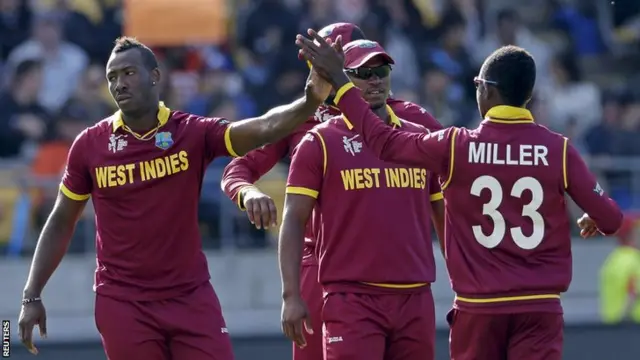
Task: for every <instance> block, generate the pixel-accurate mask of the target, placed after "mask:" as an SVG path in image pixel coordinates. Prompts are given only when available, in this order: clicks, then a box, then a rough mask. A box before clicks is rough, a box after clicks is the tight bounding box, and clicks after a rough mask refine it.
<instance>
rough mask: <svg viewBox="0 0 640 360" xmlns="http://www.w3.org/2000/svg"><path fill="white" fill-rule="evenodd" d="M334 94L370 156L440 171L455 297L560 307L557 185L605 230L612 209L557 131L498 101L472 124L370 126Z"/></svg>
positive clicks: (368, 118) (564, 272)
mask: <svg viewBox="0 0 640 360" xmlns="http://www.w3.org/2000/svg"><path fill="white" fill-rule="evenodd" d="M337 102H338V104H339V107H340V109H341V110H342V112H343V113H344V114H345V116H347V117H348V119H349V123H348V125H349V126H350V127H351V126H353V127H354V128H355V129H358V131H359V132H362V134H363V139H364V140H365V142H366V143H367V144H368V145H369V146H370V147H371V149H372V151H374V152H375V153H376V154H378V156H380V157H381V158H382V159H385V160H388V161H394V162H398V163H402V164H407V165H410V166H423V167H425V168H427V169H430V170H433V171H435V172H437V173H439V174H441V176H442V177H441V179H442V180H443V183H442V189H443V191H444V196H445V206H446V229H447V231H446V245H445V247H446V260H447V267H448V270H449V276H450V277H451V282H452V286H453V290H454V291H455V293H456V302H455V305H456V306H457V307H459V308H460V309H463V310H468V311H477V312H493V313H496V312H505V313H513V312H524V311H549V312H561V311H562V310H561V306H560V301H559V299H560V295H559V294H560V293H562V292H564V291H566V290H567V288H568V286H569V283H570V281H571V267H572V260H571V236H570V223H569V219H568V216H567V207H566V203H565V192H566V193H568V194H569V195H570V196H571V197H572V198H573V199H574V200H575V202H576V203H577V204H578V205H579V206H580V207H581V208H582V209H583V210H585V211H586V212H587V213H588V214H589V215H590V216H591V217H592V218H593V219H594V220H595V222H596V223H597V225H598V227H599V229H600V230H601V231H603V232H605V233H607V234H611V233H614V232H615V231H617V229H618V228H619V227H620V225H621V222H622V213H621V212H620V210H619V208H618V207H617V205H616V204H615V202H614V201H613V200H611V199H610V198H609V197H608V196H606V194H605V193H604V191H603V190H602V188H601V187H600V185H599V184H598V183H597V181H596V179H595V178H594V176H593V175H592V174H591V173H590V172H589V170H588V168H587V166H586V165H585V163H584V161H583V160H582V159H581V158H580V156H579V155H578V152H577V151H576V150H575V149H574V148H573V147H572V146H571V144H569V142H568V140H567V138H565V137H563V136H562V135H560V134H557V133H554V132H552V131H550V130H548V129H547V128H545V127H544V126H540V125H537V124H535V123H534V122H533V117H532V116H531V113H530V112H529V111H527V110H526V109H522V108H514V107H509V106H498V107H495V108H493V109H491V110H490V111H489V112H488V114H487V118H486V119H485V120H484V121H483V122H482V123H481V125H480V126H479V127H478V128H477V129H475V130H468V129H464V128H448V129H445V130H442V131H439V132H436V133H432V134H430V135H424V134H412V133H408V132H403V131H394V130H391V129H389V128H387V127H385V126H381V125H380V121H379V120H378V119H377V117H376V116H375V115H374V114H373V113H372V112H370V111H367V110H366V109H362V104H364V103H365V102H364V100H363V99H362V98H361V97H360V95H359V91H358V90H356V89H350V85H347V86H345V87H344V88H343V89H341V91H338V96H337Z"/></svg>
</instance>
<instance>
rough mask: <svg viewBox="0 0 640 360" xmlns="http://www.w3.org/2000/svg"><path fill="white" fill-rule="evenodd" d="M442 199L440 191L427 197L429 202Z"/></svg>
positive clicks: (442, 195)
mask: <svg viewBox="0 0 640 360" xmlns="http://www.w3.org/2000/svg"><path fill="white" fill-rule="evenodd" d="M442 199H444V194H443V193H442V191H441V192H437V193H435V194H431V195H429V201H438V200H442Z"/></svg>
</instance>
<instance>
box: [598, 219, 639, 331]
mask: <svg viewBox="0 0 640 360" xmlns="http://www.w3.org/2000/svg"><path fill="white" fill-rule="evenodd" d="M638 229H639V226H638V216H637V215H635V214H627V215H626V217H625V221H624V223H623V225H622V228H621V229H620V231H619V232H618V235H617V238H618V244H619V246H618V247H617V248H616V249H615V250H614V251H613V252H612V253H611V254H609V256H607V259H606V260H605V263H604V264H603V265H602V268H601V269H600V313H601V316H602V320H603V321H604V322H605V323H607V324H617V323H620V322H623V321H625V320H627V319H629V320H632V321H633V322H636V323H640V250H639V249H638V245H637V244H638V241H639V240H638V239H639V238H640V232H639V231H638Z"/></svg>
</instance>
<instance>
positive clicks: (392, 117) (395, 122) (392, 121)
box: [386, 105, 402, 127]
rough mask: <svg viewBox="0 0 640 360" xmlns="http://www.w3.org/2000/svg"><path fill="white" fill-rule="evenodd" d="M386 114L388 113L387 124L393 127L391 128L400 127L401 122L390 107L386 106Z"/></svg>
mask: <svg viewBox="0 0 640 360" xmlns="http://www.w3.org/2000/svg"><path fill="white" fill-rule="evenodd" d="M386 107H387V112H388V113H389V118H390V119H389V124H391V125H393V127H402V122H401V121H400V118H399V117H398V115H396V113H394V112H393V109H392V108H391V106H389V105H386Z"/></svg>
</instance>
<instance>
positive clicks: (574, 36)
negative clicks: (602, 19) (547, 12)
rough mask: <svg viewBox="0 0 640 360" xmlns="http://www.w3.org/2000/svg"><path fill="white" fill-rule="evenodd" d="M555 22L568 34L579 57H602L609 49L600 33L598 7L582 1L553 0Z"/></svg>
mask: <svg viewBox="0 0 640 360" xmlns="http://www.w3.org/2000/svg"><path fill="white" fill-rule="evenodd" d="M550 2H551V8H552V12H553V14H552V17H553V19H552V20H553V22H554V23H555V25H556V26H558V27H559V28H560V29H561V30H563V31H564V32H566V34H567V35H568V37H569V38H570V39H571V43H572V45H573V46H572V48H573V50H574V51H575V54H576V55H578V56H590V55H600V54H602V53H604V52H605V51H606V50H607V49H606V47H605V44H604V40H603V38H602V34H601V33H600V28H599V24H598V17H597V16H598V15H597V8H596V5H595V4H593V3H590V2H585V1H580V2H578V3H577V4H571V3H561V2H559V1H558V0H551V1H550Z"/></svg>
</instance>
